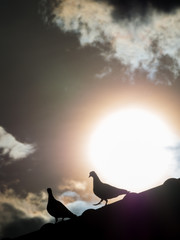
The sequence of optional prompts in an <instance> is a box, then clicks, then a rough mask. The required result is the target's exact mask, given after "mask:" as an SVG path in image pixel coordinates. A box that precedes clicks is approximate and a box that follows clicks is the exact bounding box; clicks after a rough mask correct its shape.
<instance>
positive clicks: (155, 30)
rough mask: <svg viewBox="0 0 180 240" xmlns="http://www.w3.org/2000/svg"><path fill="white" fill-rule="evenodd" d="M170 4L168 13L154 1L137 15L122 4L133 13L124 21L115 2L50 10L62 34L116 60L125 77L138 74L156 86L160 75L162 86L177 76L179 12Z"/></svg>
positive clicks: (75, 2)
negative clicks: (128, 74)
mask: <svg viewBox="0 0 180 240" xmlns="http://www.w3.org/2000/svg"><path fill="white" fill-rule="evenodd" d="M137 2H141V1H137ZM173 2H174V1H172V4H171V5H170V6H171V8H169V9H170V10H171V11H168V10H166V9H168V4H166V5H165V4H164V3H162V7H161V5H159V6H158V5H157V4H156V2H155V1H151V4H149V5H147V4H146V5H143V6H144V7H143V8H142V9H141V10H139V11H136V9H137V8H138V6H141V5H140V4H139V5H137V6H136V4H134V5H133V4H131V5H128V4H125V6H126V8H127V9H128V7H129V6H130V8H131V12H133V13H134V14H131V16H130V17H128V12H127V11H120V9H121V7H122V5H121V4H120V3H119V2H118V1H93V0H62V1H60V3H59V4H58V5H57V6H56V7H54V10H53V13H54V15H55V17H54V22H55V23H56V24H57V26H58V27H59V28H60V29H61V30H62V31H64V32H73V33H75V34H77V36H78V38H79V42H80V44H81V46H86V45H91V46H96V47H100V46H101V47H100V50H101V54H102V56H104V58H105V59H106V60H107V61H110V60H112V59H116V60H118V61H119V62H120V63H121V64H123V65H125V66H127V67H128V70H129V73H134V72H135V71H136V70H142V71H143V72H145V73H146V74H147V77H148V79H149V80H151V81H154V82H157V79H156V77H157V76H158V74H159V72H161V73H162V74H164V75H163V76H164V79H163V80H162V83H166V84H171V83H172V82H173V81H174V80H176V79H177V78H178V77H179V74H180V57H179V56H180V45H179V41H180V35H179V29H180V8H175V7H177V6H178V7H179V4H175V3H176V2H175V3H174V5H173ZM123 3H124V1H123ZM127 3H130V1H127ZM131 3H132V2H131ZM163 4H164V7H163ZM165 6H166V8H165ZM122 9H123V8H122ZM144 9H145V10H146V13H145V14H144V15H143V16H142V13H143V10H144ZM116 10H118V12H117V14H116V17H115V12H116ZM124 10H125V9H124ZM172 10H173V11H172ZM121 12H122V13H123V14H124V12H125V13H127V18H125V17H124V16H126V14H124V16H121ZM135 13H136V14H135ZM117 16H118V17H117ZM167 75H168V76H169V77H167ZM157 78H158V77H157ZM171 78H172V79H171ZM158 81H160V80H158Z"/></svg>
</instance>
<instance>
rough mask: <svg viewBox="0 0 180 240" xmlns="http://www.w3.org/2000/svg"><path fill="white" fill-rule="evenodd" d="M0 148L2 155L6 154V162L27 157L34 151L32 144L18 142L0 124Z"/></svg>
mask: <svg viewBox="0 0 180 240" xmlns="http://www.w3.org/2000/svg"><path fill="white" fill-rule="evenodd" d="M0 149H1V150H2V151H1V152H2V153H1V154H2V155H8V156H9V157H10V160H9V161H8V164H9V163H11V162H13V161H17V160H19V159H22V158H26V157H28V156H29V155H30V154H32V153H34V152H35V146H34V145H33V144H28V143H22V142H19V141H18V140H17V139H16V138H15V137H14V136H13V135H12V134H10V133H8V132H6V130H5V129H4V128H3V127H1V126H0Z"/></svg>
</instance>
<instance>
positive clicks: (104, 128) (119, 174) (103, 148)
mask: <svg viewBox="0 0 180 240" xmlns="http://www.w3.org/2000/svg"><path fill="white" fill-rule="evenodd" d="M175 143H176V137H175V136H174V135H173V133H172V131H171V130H170V128H169V127H168V125H166V124H165V122H164V121H163V120H161V118H159V117H158V115H156V114H153V113H152V112H150V111H146V110H144V109H139V108H127V109H122V110H120V111H117V112H115V113H112V114H110V115H108V116H106V117H104V118H103V119H102V120H101V121H100V122H99V123H98V124H97V126H96V128H95V129H94V132H93V134H92V135H91V137H90V143H89V145H88V157H89V158H90V161H91V163H92V165H93V167H94V170H96V171H97V173H98V175H99V176H100V177H101V178H102V179H104V180H105V181H106V182H108V183H110V184H113V185H114V186H117V187H120V188H126V189H127V190H130V191H136V192H139V191H143V190H146V189H148V188H151V187H154V186H156V185H158V184H162V182H163V181H164V180H165V179H167V178H168V177H171V176H172V175H171V174H172V172H173V168H174V166H175V159H174V156H173V152H172V151H171V150H170V148H169V147H170V146H174V145H175Z"/></svg>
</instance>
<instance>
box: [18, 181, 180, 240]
mask: <svg viewBox="0 0 180 240" xmlns="http://www.w3.org/2000/svg"><path fill="white" fill-rule="evenodd" d="M57 236H65V238H66V239H67V240H72V237H73V239H76V238H77V239H78V240H84V239H91V240H92V239H104V240H110V239H113V240H119V239H120V240H132V239H133V240H154V239H163V240H171V239H173V240H179V239H180V179H169V180H167V181H166V182H165V183H164V184H162V185H160V186H157V187H155V188H152V189H149V190H147V191H144V192H141V193H129V194H127V195H126V196H125V197H124V198H123V199H122V200H120V201H117V202H114V203H112V204H108V205H107V206H105V207H104V206H103V207H100V208H98V209H96V210H90V209H89V210H86V211H85V212H84V213H83V214H82V215H81V216H78V217H76V218H74V219H69V220H67V221H61V222H58V223H56V224H52V223H47V224H45V225H43V226H42V227H41V229H39V230H36V231H34V232H31V233H29V234H26V235H22V236H19V237H17V238H14V239H16V240H31V239H32V240H33V239H38V240H39V239H43V238H49V239H57Z"/></svg>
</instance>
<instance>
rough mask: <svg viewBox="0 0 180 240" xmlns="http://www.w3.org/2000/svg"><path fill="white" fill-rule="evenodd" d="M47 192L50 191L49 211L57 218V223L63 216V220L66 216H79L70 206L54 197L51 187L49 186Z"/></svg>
mask: <svg viewBox="0 0 180 240" xmlns="http://www.w3.org/2000/svg"><path fill="white" fill-rule="evenodd" d="M47 192H48V203H47V211H48V213H49V214H50V215H51V216H53V217H54V218H55V223H57V221H58V218H62V220H64V218H74V217H77V216H76V215H75V214H74V213H72V212H71V211H70V210H69V209H68V208H66V207H65V206H64V205H63V204H62V203H61V202H60V201H58V200H56V199H55V198H54V196H53V193H52V189H51V188H47Z"/></svg>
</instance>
